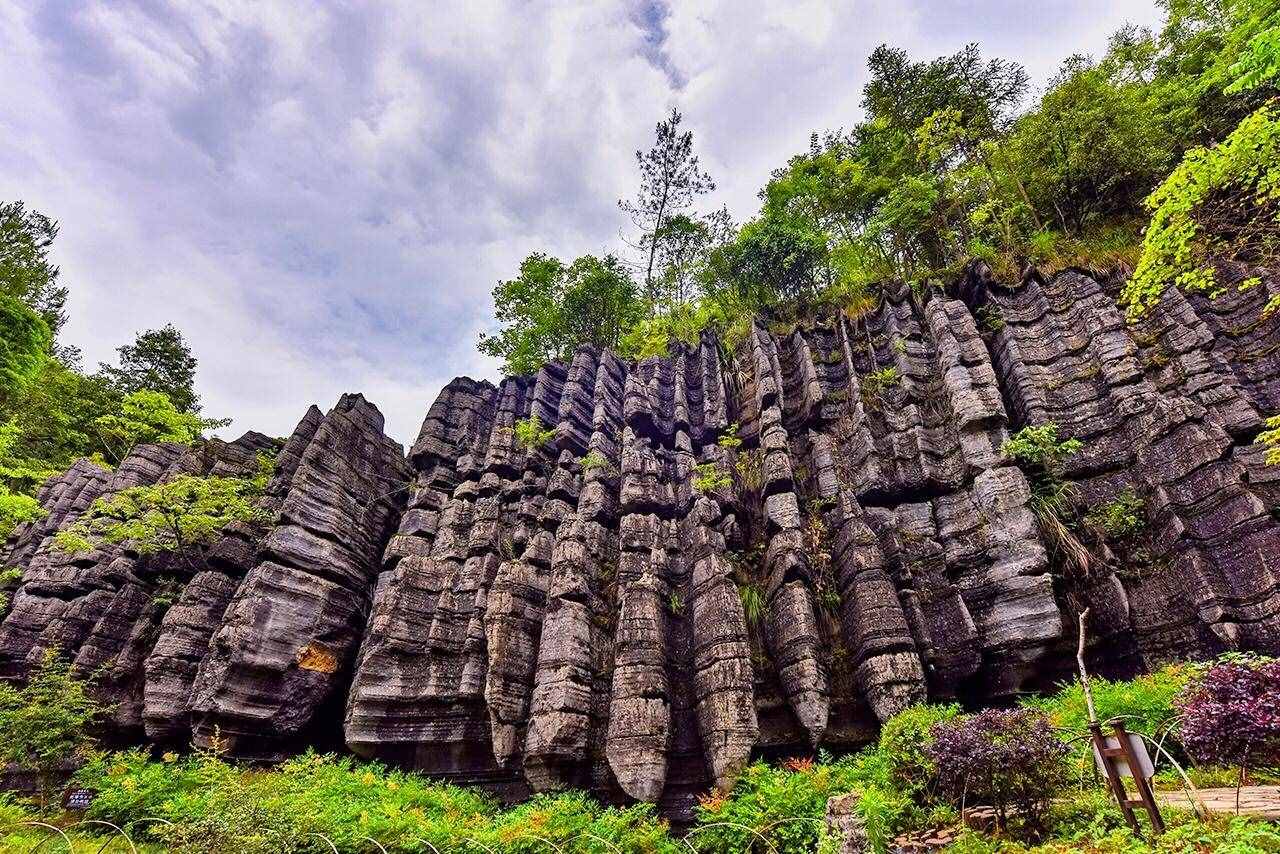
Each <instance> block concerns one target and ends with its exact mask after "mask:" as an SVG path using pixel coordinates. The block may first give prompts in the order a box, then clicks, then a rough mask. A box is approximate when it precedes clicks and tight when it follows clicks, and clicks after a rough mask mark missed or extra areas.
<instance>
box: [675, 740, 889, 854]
mask: <svg viewBox="0 0 1280 854" xmlns="http://www.w3.org/2000/svg"><path fill="white" fill-rule="evenodd" d="M884 782H885V777H884V768H883V766H882V764H881V763H880V761H879V757H878V756H876V755H875V752H874V751H868V752H864V753H861V754H858V755H857V756H854V757H848V758H845V759H842V760H840V761H839V762H833V763H814V762H810V761H805V762H791V763H788V764H787V765H785V766H783V767H775V766H771V765H768V764H766V763H764V762H757V763H755V764H753V765H751V766H750V767H749V768H747V769H746V771H744V772H743V773H742V776H740V777H739V778H738V781H737V783H736V784H735V785H734V787H733V791H732V792H730V793H729V795H728V796H727V797H725V796H723V795H712V796H710V797H706V798H703V799H702V801H701V803H700V805H699V807H698V811H697V815H698V823H699V827H696V828H694V830H693V831H692V833H691V836H690V838H689V841H690V842H692V843H694V845H695V847H696V848H697V850H698V851H700V852H712V854H738V852H743V851H751V850H762V846H763V843H762V842H761V841H760V838H759V837H758V836H756V835H755V834H754V833H752V832H751V831H755V833H759V834H761V835H763V836H765V837H766V838H767V839H768V840H769V843H770V847H769V848H768V850H770V851H774V850H776V851H777V852H778V854H810V852H812V851H814V849H815V848H816V847H817V845H818V840H819V835H820V830H821V828H822V819H823V816H825V815H826V809H827V800H828V799H829V798H831V797H833V796H835V795H842V794H845V793H848V792H852V791H858V792H860V795H859V799H858V800H859V805H858V808H859V811H860V812H861V813H862V816H863V820H864V821H865V822H866V827H867V835H868V840H869V841H870V842H871V844H872V847H873V848H874V849H875V850H876V851H881V852H882V851H885V850H887V849H888V845H889V843H891V842H892V840H893V836H894V835H895V834H896V833H898V832H900V831H901V830H902V829H903V827H904V826H905V825H906V823H907V821H908V819H909V817H910V815H911V811H912V805H911V802H910V800H909V799H908V798H906V797H905V796H903V795H901V794H900V793H897V792H894V791H892V790H890V789H887V788H884V787H883V785H882V784H883V783H884ZM735 825H738V826H735ZM743 827H746V828H750V830H743V829H742V828H743ZM753 846H754V847H753Z"/></svg>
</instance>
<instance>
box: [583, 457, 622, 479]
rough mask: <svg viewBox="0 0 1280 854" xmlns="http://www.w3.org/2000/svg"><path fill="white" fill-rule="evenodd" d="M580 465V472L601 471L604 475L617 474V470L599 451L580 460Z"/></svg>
mask: <svg viewBox="0 0 1280 854" xmlns="http://www.w3.org/2000/svg"><path fill="white" fill-rule="evenodd" d="M581 464H582V470H583V471H584V472H588V471H602V472H604V473H605V474H616V473H617V469H616V468H615V467H614V465H613V463H611V462H609V458H608V457H606V456H605V455H604V454H602V453H600V452H599V451H591V452H589V453H588V454H587V455H586V456H585V457H583V458H582V463H581Z"/></svg>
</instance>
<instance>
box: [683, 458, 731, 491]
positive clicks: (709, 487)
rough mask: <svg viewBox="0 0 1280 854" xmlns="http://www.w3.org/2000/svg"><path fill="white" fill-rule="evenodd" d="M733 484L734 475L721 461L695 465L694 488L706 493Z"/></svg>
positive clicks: (726, 487)
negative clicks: (725, 468) (726, 469)
mask: <svg viewBox="0 0 1280 854" xmlns="http://www.w3.org/2000/svg"><path fill="white" fill-rule="evenodd" d="M731 486H733V476H732V475H730V474H729V473H728V472H727V471H725V470H724V467H723V466H721V465H720V463H715V462H712V463H698V464H697V465H695V466H694V467H693V488H694V489H695V490H697V491H698V492H701V493H703V494H706V493H708V492H715V491H717V490H721V489H728V488H729V487H731Z"/></svg>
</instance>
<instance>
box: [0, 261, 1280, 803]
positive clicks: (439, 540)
mask: <svg viewBox="0 0 1280 854" xmlns="http://www.w3.org/2000/svg"><path fill="white" fill-rule="evenodd" d="M1243 275H1244V273H1243V272H1242V273H1241V276H1242V277H1243ZM1264 279H1265V281H1264V284H1263V286H1262V287H1260V288H1255V289H1253V290H1251V291H1245V292H1242V293H1236V292H1235V291H1234V289H1229V292H1228V293H1227V294H1226V295H1224V296H1222V297H1220V298H1218V299H1216V300H1214V301H1208V300H1206V299H1202V298H1199V297H1192V298H1187V297H1184V296H1182V295H1181V294H1178V293H1170V294H1168V295H1166V297H1165V298H1164V300H1163V301H1162V302H1161V303H1160V305H1159V306H1158V307H1157V308H1156V309H1155V310H1154V311H1152V312H1151V313H1150V314H1149V316H1147V317H1146V318H1144V319H1143V320H1142V321H1141V322H1139V323H1136V324H1127V323H1126V321H1125V319H1124V317H1123V315H1122V312H1121V310H1120V308H1119V307H1118V306H1117V303H1116V293H1115V291H1116V288H1117V287H1118V283H1115V282H1112V281H1111V280H1109V279H1108V278H1107V277H1104V276H1097V275H1093V274H1090V273H1087V272H1084V271H1079V270H1068V271H1065V272H1062V273H1059V274H1057V275H1055V276H1053V277H1052V278H1049V279H1044V278H1041V277H1037V276H1031V277H1028V278H1027V279H1026V280H1025V281H1023V282H1021V283H1019V284H1018V285H1016V286H1009V285H1002V284H1000V283H998V282H996V281H994V279H993V277H992V276H991V274H990V271H989V270H987V269H986V268H985V267H983V266H982V265H976V266H974V267H973V268H972V269H971V270H970V271H969V272H968V273H967V274H966V276H965V278H964V279H963V280H962V281H961V282H959V283H957V285H956V286H955V287H954V288H953V289H951V292H950V294H944V293H941V292H937V291H934V292H930V293H927V294H917V293H914V292H912V291H911V290H910V289H908V288H906V287H905V286H900V287H890V288H888V289H887V290H886V294H885V297H884V299H883V300H881V302H880V303H879V304H878V306H877V307H876V308H875V309H874V310H872V311H870V312H868V313H867V314H865V315H863V316H859V317H856V318H851V317H849V316H846V315H844V314H835V315H834V316H828V317H820V318H817V319H808V320H806V321H804V322H802V323H799V324H779V323H772V324H770V323H768V322H766V321H758V322H757V323H756V324H755V325H754V326H753V327H752V329H751V331H750V333H749V334H747V335H746V336H744V338H743V340H741V341H736V342H733V345H732V346H729V345H728V344H727V343H725V342H721V341H717V340H715V339H714V338H712V337H710V336H705V337H704V338H703V339H702V340H701V341H700V342H699V343H698V345H697V346H692V347H690V346H683V347H679V348H677V349H676V350H675V351H674V352H673V355H671V356H670V357H667V358H651V359H646V360H644V361H642V362H640V363H638V364H632V363H628V362H624V361H623V360H620V359H619V358H617V357H616V356H615V355H613V354H612V353H609V352H598V351H595V350H593V349H590V348H583V349H581V350H580V351H579V352H578V353H577V354H576V355H575V356H574V357H573V359H572V360H571V361H570V362H569V363H568V364H560V363H553V364H549V365H547V366H545V367H544V368H543V369H542V370H541V371H539V372H538V374H537V375H536V376H532V377H512V378H508V379H505V380H503V381H502V383H501V384H500V385H498V386H494V385H491V384H489V383H487V382H477V381H474V380H470V379H466V378H462V379H458V380H454V381H453V382H452V383H450V384H449V385H448V386H446V387H445V388H444V390H443V391H442V392H441V393H440V396H439V397H438V399H437V400H436V401H435V403H434V404H433V405H432V406H431V408H430V410H429V411H428V413H427V416H426V419H425V421H424V422H423V426H422V430H421V433H420V435H419V436H418V439H417V441H416V442H415V443H414V444H413V446H412V448H411V449H410V451H409V453H408V456H407V459H406V458H405V456H404V455H403V454H402V452H401V450H400V447H399V446H398V445H396V444H395V443H394V442H392V441H391V440H389V439H387V438H386V437H385V436H384V435H383V424H382V417H381V415H380V414H379V413H378V411H377V410H376V409H375V408H374V407H373V406H372V405H370V404H369V403H367V402H366V401H365V400H364V399H363V398H361V397H360V396H358V395H348V396H345V397H344V398H343V399H342V400H341V401H340V402H339V403H338V405H337V406H336V407H335V408H334V409H333V410H331V411H330V412H329V413H328V414H327V415H322V414H321V413H320V411H319V410H317V409H315V408H314V407H313V408H312V410H311V411H309V412H308V413H307V415H306V416H305V417H304V418H303V420H302V421H301V423H300V424H299V425H298V428H297V430H296V431H295V432H294V434H293V435H292V436H291V437H290V438H289V439H288V440H287V442H286V443H285V444H284V446H283V449H282V450H281V451H280V453H279V456H278V460H277V468H276V475H275V477H274V479H273V480H272V482H271V483H270V485H269V487H268V489H267V491H266V496H265V498H264V499H263V501H264V503H265V505H266V508H267V509H268V510H269V511H270V512H271V513H272V519H273V521H272V522H271V523H270V524H269V525H266V526H264V527H258V528H254V527H251V526H247V525H245V526H233V528H232V529H229V530H227V531H225V532H224V534H223V535H222V537H221V539H220V540H219V541H218V542H217V543H216V544H215V545H214V546H212V547H211V548H209V549H207V550H206V551H205V552H204V553H203V554H202V555H201V557H200V560H199V561H198V562H193V561H191V560H189V559H184V558H183V556H167V557H166V556H157V557H150V558H143V557H140V556H138V555H136V554H132V553H131V552H130V551H129V550H128V549H127V548H120V547H114V548H111V549H100V550H99V551H97V552H94V553H93V554H91V555H86V556H80V557H75V558H70V557H66V556H64V555H62V554H61V553H59V552H57V551H56V550H53V549H51V548H50V538H51V536H52V534H53V533H54V532H56V531H57V530H58V529H59V528H61V527H64V526H66V525H67V524H70V523H71V522H72V521H74V519H75V518H77V516H78V514H79V513H81V512H83V511H84V509H85V508H86V507H87V506H88V505H89V503H90V502H91V501H92V500H93V499H94V498H96V497H99V496H102V495H106V494H110V493H111V492H113V491H115V490H119V489H122V488H125V487H127V486H129V485H133V484H138V483H151V482H155V481H157V480H159V479H161V478H165V477H168V476H171V475H173V474H174V473H177V472H183V471H185V472H192V473H237V472H244V471H247V470H249V467H251V465H252V463H253V458H254V454H255V453H256V451H258V450H261V449H264V448H266V447H267V446H268V445H269V444H270V443H269V440H267V439H266V437H262V436H259V435H257V434H252V433H251V434H247V435H246V436H245V437H243V438H242V439H239V440H237V441H236V442H232V443H221V442H216V441H211V442H208V443H205V444H204V445H202V446H200V447H198V448H195V449H188V448H182V447H178V446H168V445H153V446H143V447H140V448H138V449H136V450H135V451H134V453H133V454H132V455H131V456H130V458H129V459H127V460H126V461H125V462H124V463H123V464H122V465H121V466H120V467H119V469H118V470H116V471H115V472H105V471H103V470H101V469H98V468H97V467H95V466H93V465H91V464H89V463H87V462H83V461H82V462H80V463H77V464H76V465H75V466H74V467H72V469H70V470H69V471H68V472H66V473H65V474H64V475H61V476H59V477H58V478H55V479H53V480H51V481H50V482H49V483H48V484H46V485H45V486H44V488H43V489H42V491H41V495H40V498H41V502H42V503H43V505H44V506H45V507H46V509H47V510H48V511H49V515H48V516H46V517H44V518H43V519H41V520H40V521H39V522H36V523H32V524H30V525H27V526H24V527H23V528H21V529H20V530H19V531H18V532H16V533H15V536H14V537H13V538H11V540H10V542H9V544H8V545H7V547H6V550H5V551H3V552H0V563H4V564H7V565H14V566H17V567H19V568H21V569H22V571H23V573H22V578H21V581H20V583H19V586H18V587H17V589H16V591H15V592H14V595H13V597H12V604H11V606H10V608H9V611H8V613H7V615H5V616H4V620H3V622H2V623H0V675H3V676H6V677H10V678H21V677H22V676H23V675H24V674H25V673H26V672H27V669H28V668H29V667H30V666H31V664H32V662H34V661H35V660H37V658H38V656H40V655H43V654H44V650H47V649H53V648H56V649H57V650H59V651H60V652H61V654H63V655H66V656H69V657H71V658H72V659H73V660H74V661H75V663H76V665H77V667H80V668H82V669H84V670H85V672H96V671H101V672H102V673H104V674H105V676H104V677H103V678H102V679H101V680H100V681H99V682H98V683H97V685H98V687H97V690H99V691H101V692H102V693H103V694H104V696H106V697H107V698H108V699H110V700H111V701H112V702H113V703H115V704H116V707H115V709H116V710H115V713H114V714H115V718H116V724H117V729H118V731H119V732H120V733H122V735H123V736H124V737H128V738H145V739H146V740H149V741H152V742H166V743H174V744H182V743H185V742H188V741H190V740H191V739H192V738H194V740H195V741H196V742H197V743H209V742H210V741H211V740H213V739H214V738H215V737H216V738H218V739H219V740H220V741H221V742H222V743H223V745H224V746H226V747H228V748H229V749H230V750H232V751H233V752H235V753H237V754H239V755H242V756H246V757H255V758H275V757H279V756H282V755H285V754H287V753H289V752H291V751H293V750H297V749H299V748H300V747H301V746H303V745H305V744H317V745H320V746H323V747H326V748H332V747H336V746H338V745H339V744H340V743H345V745H346V746H347V747H349V748H350V750H352V751H354V752H355V753H357V754H359V755H362V756H366V757H372V758H379V759H384V760H387V761H391V762H396V763H399V764H404V765H408V766H411V767H415V768H418V769H421V770H424V771H428V772H431V773H434V774H438V775H441V776H444V777H447V778H449V779H452V780H455V781H458V782H470V783H481V784H484V785H487V786H489V787H491V788H493V789H495V790H498V791H501V792H503V793H505V794H506V795H508V796H510V797H520V796H523V795H526V794H528V793H529V792H531V791H546V790H553V789H557V788H563V787H571V786H572V787H584V788H589V789H592V790H594V791H596V792H598V793H602V794H605V795H607V796H610V797H616V798H634V799H641V800H651V801H658V802H660V803H661V804H662V805H663V807H664V808H665V809H667V810H669V811H671V812H672V813H675V814H679V813H682V812H686V811H687V810H688V809H689V807H690V805H691V804H692V803H693V798H694V795H695V794H696V793H697V792H700V791H705V790H706V789H707V788H708V787H710V786H713V785H714V786H727V785H729V784H730V783H731V782H732V780H733V779H734V777H735V776H736V775H737V774H738V772H740V771H741V769H742V768H743V767H744V766H745V765H746V763H747V762H748V761H750V759H751V758H752V757H753V756H755V755H759V754H761V753H766V754H770V755H776V754H778V753H782V752H804V751H809V750H812V749H813V748H814V747H816V746H818V745H822V746H825V747H828V748H832V749H845V748H852V747H855V746H857V745H858V744H860V743H862V742H865V741H866V740H867V739H869V738H871V737H873V735H874V732H875V728H876V726H877V724H878V722H880V721H883V720H885V719H886V718H887V717H889V716H890V715H892V714H894V713H895V712H896V711H898V710H900V709H902V708H904V707H905V706H907V705H910V704H912V703H915V702H919V701H922V700H924V699H926V698H929V699H934V700H942V699H950V698H956V699H960V700H962V701H965V702H970V703H981V702H987V701H993V700H1001V699H1004V698H1008V697H1011V696H1013V695H1016V694H1018V693H1021V692H1026V691H1033V690H1038V689H1042V688H1046V687H1050V686H1051V685H1052V684H1053V683H1054V681H1055V680H1057V679H1060V678H1062V677H1063V676H1065V675H1066V674H1068V673H1069V672H1070V667H1071V664H1072V659H1073V655H1074V641H1075V637H1074V621H1075V615H1076V613H1078V611H1079V610H1080V609H1081V608H1083V607H1084V606H1086V605H1087V606H1088V607H1090V609H1091V614H1092V615H1094V623H1093V632H1094V636H1095V643H1094V644H1093V647H1092V651H1091V655H1092V656H1093V659H1094V663H1095V666H1097V667H1098V668H1099V670H1100V671H1101V672H1106V673H1110V674H1114V675H1121V674H1126V673H1132V672H1135V671H1137V670H1140V669H1143V668H1147V667H1152V666H1155V665H1157V664H1159V663H1161V662H1164V661H1166V660H1169V659H1171V658H1179V657H1187V656H1199V657H1203V656H1209V655H1213V654H1216V653H1218V652H1221V651H1226V650H1233V649H1253V650H1260V651H1264V652H1270V653H1277V652H1280V593H1278V591H1277V578H1278V576H1280V521H1278V517H1280V471H1277V468H1280V467H1274V466H1272V467H1267V466H1265V465H1264V464H1263V455H1262V453H1261V449H1260V448H1258V447H1257V446H1255V445H1254V444H1253V441H1254V438H1255V437H1256V436H1257V434H1258V432H1259V430H1260V428H1261V424H1262V420H1263V418H1264V417H1265V416H1266V415H1268V414H1270V413H1274V412H1277V411H1280V321H1277V320H1276V319H1270V320H1264V319H1262V318H1261V317H1260V311H1261V308H1262V306H1263V305H1264V304H1265V302H1266V301H1267V299H1268V297H1269V295H1270V294H1274V293H1276V292H1278V291H1280V281H1278V280H1277V279H1276V278H1275V277H1271V276H1268V277H1264ZM1051 422H1052V423H1054V424H1056V425H1057V426H1058V430H1059V434H1060V436H1061V437H1062V438H1075V439H1079V440H1080V441H1081V442H1082V443H1083V449H1082V450H1081V451H1080V452H1079V453H1077V454H1075V455H1074V456H1072V457H1071V458H1070V459H1069V460H1068V462H1067V468H1066V473H1065V476H1066V478H1067V479H1068V481H1069V482H1070V483H1071V484H1072V485H1073V488H1074V490H1075V494H1076V495H1077V496H1078V501H1079V503H1080V504H1081V506H1083V507H1100V506H1104V505H1106V504H1107V503H1108V502H1112V501H1115V500H1116V499H1118V498H1120V497H1122V496H1129V495H1130V494H1131V495H1132V497H1133V498H1134V499H1138V500H1140V502H1141V503H1140V505H1138V506H1140V507H1141V508H1142V510H1141V512H1142V513H1143V514H1144V515H1145V527H1143V528H1142V529H1141V530H1140V531H1139V532H1137V533H1136V534H1127V535H1125V536H1124V537H1117V538H1112V539H1111V540H1108V539H1107V538H1105V537H1103V536H1102V535H1101V534H1100V533H1098V532H1093V534H1088V535H1087V536H1086V535H1085V534H1082V536H1083V537H1084V539H1086V540H1088V542H1087V546H1088V548H1089V549H1090V550H1091V552H1092V553H1093V559H1092V560H1091V561H1090V562H1089V564H1088V566H1087V567H1086V569H1085V570H1084V571H1081V569H1080V568H1079V567H1074V568H1073V567H1072V566H1071V565H1070V564H1069V562H1067V561H1065V560H1064V559H1063V557H1062V555H1061V554H1060V552H1061V549H1062V545H1061V543H1060V542H1059V541H1058V540H1057V539H1055V537H1054V536H1046V533H1045V525H1044V523H1043V521H1042V520H1040V519H1038V518H1037V514H1036V512H1035V506H1036V502H1035V500H1034V498H1033V493H1032V489H1031V485H1030V484H1029V482H1028V479H1027V477H1026V476H1025V475H1024V473H1023V471H1022V470H1021V469H1019V468H1018V467H1016V466H1014V465H1012V464H1011V462H1010V461H1009V460H1008V459H1007V458H1006V457H1005V455H1004V453H1003V451H1002V446H1003V444H1004V442H1005V440H1006V439H1007V438H1008V437H1009V436H1010V435H1011V434H1012V433H1013V432H1015V431H1016V430H1018V429H1020V428H1021V427H1024V426H1027V425H1042V424H1047V423H1051ZM544 433H545V435H540V434H544ZM344 708H345V712H344Z"/></svg>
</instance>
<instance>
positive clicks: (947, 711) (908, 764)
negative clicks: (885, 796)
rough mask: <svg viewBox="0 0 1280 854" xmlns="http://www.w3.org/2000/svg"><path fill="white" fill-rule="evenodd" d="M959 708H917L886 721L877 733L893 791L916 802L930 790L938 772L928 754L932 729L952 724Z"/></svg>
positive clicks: (924, 706) (927, 706) (904, 711)
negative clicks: (939, 725) (949, 722)
mask: <svg viewBox="0 0 1280 854" xmlns="http://www.w3.org/2000/svg"><path fill="white" fill-rule="evenodd" d="M959 714H960V707H959V706H958V705H955V704H951V705H946V706H935V705H926V704H921V705H916V706H911V707H910V708H907V709H904V710H903V711H901V712H899V713H898V714H896V715H894V716H893V717H891V718H890V719H889V720H887V721H885V724H884V726H883V727H881V729H880V752H881V753H882V754H884V756H885V758H886V760H887V762H888V765H889V779H890V782H891V783H892V784H893V786H894V787H895V788H898V789H901V790H903V791H904V792H907V793H908V794H911V795H913V796H915V797H917V798H919V797H920V796H921V794H923V793H924V792H925V791H926V790H927V789H929V788H932V786H933V784H934V782H935V780H936V777H937V769H936V768H935V766H934V764H933V760H932V759H931V758H930V756H929V754H928V748H929V745H930V744H931V743H932V741H933V736H932V732H933V728H934V726H936V725H937V724H939V723H943V722H946V721H952V720H955V718H956V717H957V716H958V715H959Z"/></svg>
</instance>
